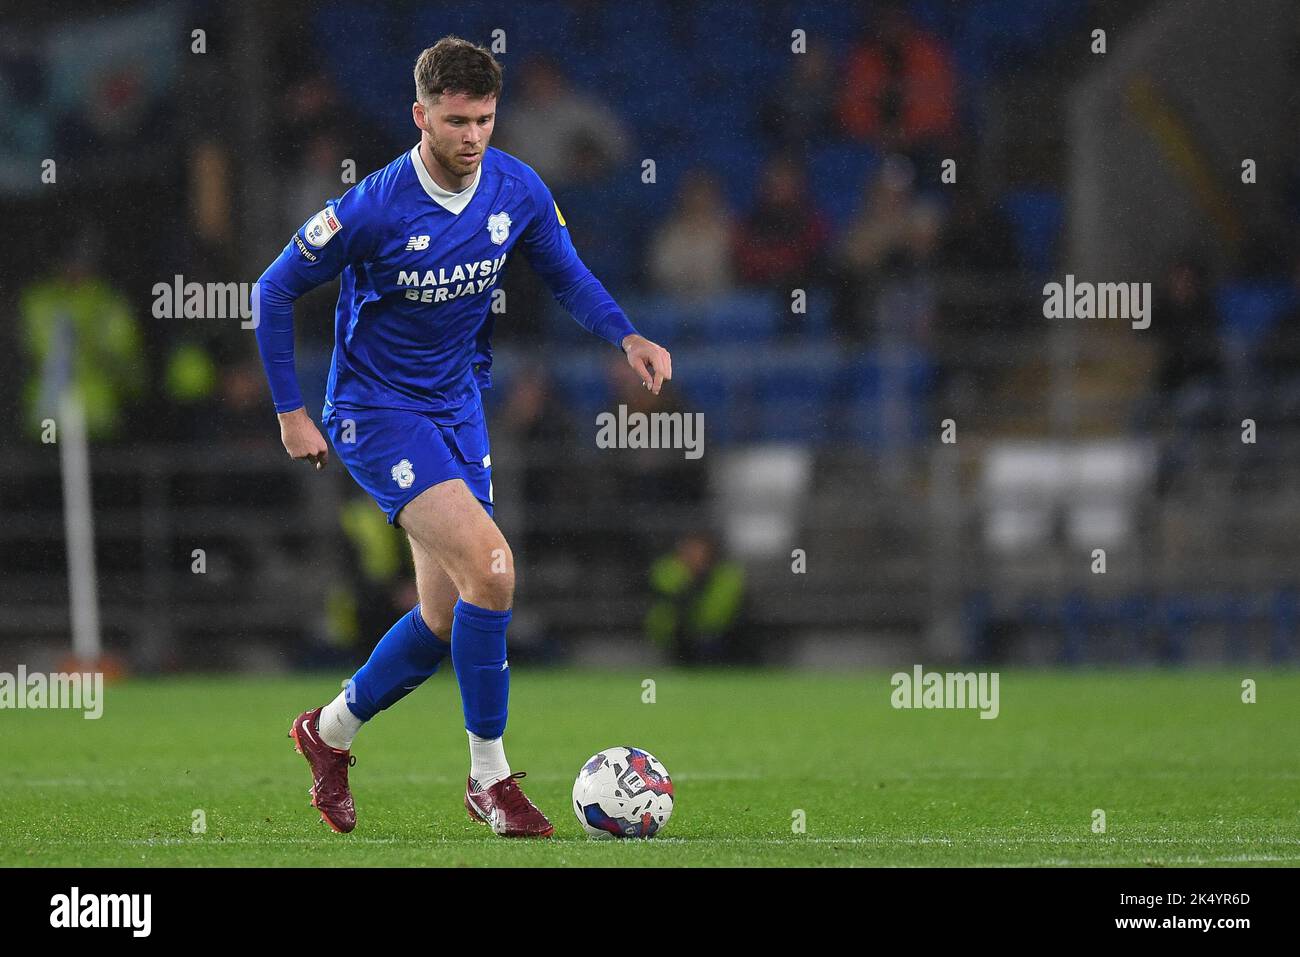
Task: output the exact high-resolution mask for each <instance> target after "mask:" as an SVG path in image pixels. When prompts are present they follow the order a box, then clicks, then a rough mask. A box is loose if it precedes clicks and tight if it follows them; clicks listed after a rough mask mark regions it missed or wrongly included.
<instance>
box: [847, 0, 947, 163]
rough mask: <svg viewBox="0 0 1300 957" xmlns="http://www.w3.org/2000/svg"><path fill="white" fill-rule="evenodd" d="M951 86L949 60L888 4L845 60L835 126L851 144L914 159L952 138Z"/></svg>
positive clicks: (934, 41) (897, 8)
mask: <svg viewBox="0 0 1300 957" xmlns="http://www.w3.org/2000/svg"><path fill="white" fill-rule="evenodd" d="M956 104H957V85H956V76H955V71H954V69H953V64H952V56H951V54H950V53H949V52H948V50H947V49H946V48H945V47H944V45H943V43H942V41H940V40H939V38H938V37H935V36H933V35H932V34H930V33H927V32H925V31H924V30H922V29H920V28H918V27H917V26H916V25H915V24H914V23H913V22H912V19H911V16H910V15H909V14H908V13H907V11H906V9H905V8H904V7H903V5H902V4H901V3H897V2H894V3H889V4H887V5H886V6H884V7H883V9H881V10H880V12H879V13H878V14H877V17H876V27H875V29H873V30H871V31H869V32H868V33H867V35H866V36H865V37H864V38H863V39H862V41H861V42H860V43H859V45H858V47H857V49H855V50H854V51H853V53H852V54H850V56H849V60H848V65H847V68H846V70H845V79H844V85H843V87H842V88H841V90H840V95H839V112H840V121H841V123H842V124H843V127H844V131H845V132H846V133H847V134H848V135H849V136H850V137H852V138H853V139H858V140H871V141H873V142H875V143H876V144H878V145H879V146H880V147H881V148H882V149H884V150H887V151H898V152H905V153H909V154H912V155H915V154H916V153H917V152H920V151H924V149H925V148H926V147H928V146H932V145H936V144H938V143H940V142H942V141H944V140H946V139H947V138H948V137H949V136H951V135H952V133H953V132H954V130H955V128H956Z"/></svg>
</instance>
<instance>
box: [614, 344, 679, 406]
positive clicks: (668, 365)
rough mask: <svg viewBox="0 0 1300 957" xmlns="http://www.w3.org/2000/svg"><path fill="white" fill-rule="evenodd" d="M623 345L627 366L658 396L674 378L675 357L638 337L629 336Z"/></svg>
mask: <svg viewBox="0 0 1300 957" xmlns="http://www.w3.org/2000/svg"><path fill="white" fill-rule="evenodd" d="M621 345H622V346H623V352H624V353H626V354H627V364H628V365H630V366H631V367H632V368H633V369H635V370H636V374H637V375H639V376H640V377H641V381H642V382H643V383H645V387H646V388H647V389H649V390H650V391H651V392H653V393H654V394H655V395H658V394H659V390H660V389H662V388H663V385H664V381H665V380H667V379H671V378H672V377H673V357H672V356H671V355H669V354H668V350H667V349H665V348H664V347H663V346H661V345H658V344H657V343H654V342H651V341H650V340H649V339H647V338H646V337H645V336H638V335H630V336H627V337H626V338H624V339H623V342H622V343H621Z"/></svg>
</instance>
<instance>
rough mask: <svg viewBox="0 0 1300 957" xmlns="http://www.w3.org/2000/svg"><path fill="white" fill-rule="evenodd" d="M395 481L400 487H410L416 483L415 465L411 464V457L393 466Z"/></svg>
mask: <svg viewBox="0 0 1300 957" xmlns="http://www.w3.org/2000/svg"><path fill="white" fill-rule="evenodd" d="M392 476H393V481H394V482H396V483H397V487H398V488H410V487H411V486H412V485H414V484H415V467H414V466H413V465H411V460H410V459H402V461H400V462H398V463H397V464H396V465H394V466H393V470H392Z"/></svg>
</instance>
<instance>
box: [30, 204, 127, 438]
mask: <svg viewBox="0 0 1300 957" xmlns="http://www.w3.org/2000/svg"><path fill="white" fill-rule="evenodd" d="M102 252H103V239H102V237H101V236H100V234H99V233H98V232H96V231H94V230H91V229H85V230H83V231H82V233H81V234H80V235H79V236H78V237H77V238H75V239H74V240H73V241H72V243H70V245H69V248H68V251H67V253H66V255H65V257H64V259H63V262H62V263H61V264H60V267H59V272H58V273H57V274H56V275H55V276H53V277H51V278H49V279H44V280H38V281H37V282H34V283H32V284H31V285H30V286H28V287H27V289H26V290H25V291H24V292H23V294H22V299H21V302H20V304H19V310H20V314H21V321H22V329H23V351H24V352H25V354H26V359H27V382H26V386H25V392H26V396H25V397H26V404H27V416H26V419H27V424H28V425H29V426H30V427H32V428H33V429H39V428H40V423H41V421H42V420H44V419H53V420H55V421H57V420H58V418H59V399H60V396H61V395H62V394H63V392H64V391H65V390H71V391H72V392H73V394H74V395H76V396H77V398H78V399H80V401H81V405H82V409H83V411H84V413H85V419H86V434H87V435H88V436H90V438H92V439H107V438H114V437H116V436H118V435H119V434H120V433H122V432H124V431H125V428H124V426H125V423H124V421H123V419H124V415H125V412H126V409H127V406H128V405H129V404H131V403H132V402H133V401H134V400H136V399H138V398H139V397H140V396H141V394H142V393H143V392H144V390H145V388H146V385H147V384H148V380H149V373H148V368H147V363H146V362H145V360H144V359H143V358H142V355H143V343H142V336H141V334H140V327H139V324H138V322H137V320H136V318H135V316H134V315H133V312H132V309H131V306H130V304H129V302H128V301H127V299H126V297H124V296H123V295H122V294H121V293H119V292H118V291H117V290H116V289H114V288H113V287H112V286H111V285H110V284H109V283H108V281H107V280H105V279H104V278H103V277H102V276H101V275H100V272H99V259H100V256H101V254H102Z"/></svg>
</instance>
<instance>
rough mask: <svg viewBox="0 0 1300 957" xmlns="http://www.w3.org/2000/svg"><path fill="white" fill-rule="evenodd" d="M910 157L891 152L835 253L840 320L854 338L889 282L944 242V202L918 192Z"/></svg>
mask: <svg viewBox="0 0 1300 957" xmlns="http://www.w3.org/2000/svg"><path fill="white" fill-rule="evenodd" d="M915 181H916V173H915V169H914V168H913V166H912V163H911V161H910V160H908V159H906V158H905V157H902V156H891V157H889V158H888V159H886V160H885V162H884V163H883V164H881V167H880V171H879V172H878V173H877V174H876V175H875V177H874V178H873V179H872V180H871V182H870V183H869V184H868V186H867V190H866V194H867V202H866V204H865V205H864V207H863V208H862V209H861V210H860V211H859V212H858V214H857V216H855V217H854V219H853V220H852V221H851V222H850V223H849V225H848V228H847V229H846V230H845V232H844V235H843V237H842V238H841V239H840V241H839V243H838V245H837V247H836V249H835V253H834V262H835V270H836V273H837V275H838V276H839V277H840V280H841V283H840V289H841V296H840V300H839V304H838V307H837V309H836V324H837V326H838V327H839V329H840V331H841V333H843V334H844V335H846V336H847V337H848V338H850V339H862V338H864V337H865V336H866V333H867V331H868V330H869V329H870V328H871V326H872V322H873V319H874V314H875V308H874V306H875V301H876V297H877V296H878V294H879V292H880V289H881V286H882V284H883V283H884V282H886V281H887V280H899V279H903V278H908V277H912V276H914V275H915V274H916V273H917V271H918V269H919V268H920V267H923V266H926V265H928V264H929V262H930V259H931V257H932V256H933V253H934V251H935V248H936V247H937V245H938V240H939V235H940V226H941V225H942V217H941V215H940V212H939V208H938V205H937V204H936V203H934V202H931V201H928V200H926V199H924V198H922V197H920V196H918V195H917V193H916V189H915Z"/></svg>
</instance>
